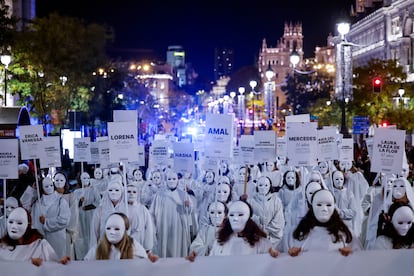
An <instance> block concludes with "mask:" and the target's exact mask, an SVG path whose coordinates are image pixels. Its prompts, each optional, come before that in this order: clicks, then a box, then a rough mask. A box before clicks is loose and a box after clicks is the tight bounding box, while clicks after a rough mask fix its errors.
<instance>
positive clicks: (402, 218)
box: [373, 202, 414, 249]
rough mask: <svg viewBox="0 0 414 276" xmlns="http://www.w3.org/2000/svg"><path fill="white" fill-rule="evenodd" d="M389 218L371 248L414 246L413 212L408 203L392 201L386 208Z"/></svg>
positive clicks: (404, 247) (408, 247)
mask: <svg viewBox="0 0 414 276" xmlns="http://www.w3.org/2000/svg"><path fill="white" fill-rule="evenodd" d="M388 216H389V220H388V221H387V222H386V223H385V226H384V229H383V231H382V235H380V236H378V237H377V239H376V240H375V244H374V246H373V249H410V248H413V246H414V227H413V222H414V213H413V209H412V208H411V206H410V205H408V204H404V203H401V202H395V203H393V204H392V205H391V206H390V208H389V210H388Z"/></svg>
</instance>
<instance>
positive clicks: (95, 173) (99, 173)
mask: <svg viewBox="0 0 414 276" xmlns="http://www.w3.org/2000/svg"><path fill="white" fill-rule="evenodd" d="M93 177H94V178H95V179H102V177H103V172H102V169H101V168H96V169H95V170H94V171H93Z"/></svg>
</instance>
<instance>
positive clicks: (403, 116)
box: [350, 59, 414, 131]
mask: <svg viewBox="0 0 414 276" xmlns="http://www.w3.org/2000/svg"><path fill="white" fill-rule="evenodd" d="M353 73H354V76H355V77H354V79H353V84H354V87H353V100H352V101H351V102H350V110H351V113H352V114H353V115H359V116H368V117H369V118H370V121H371V124H374V125H377V126H378V125H379V124H381V122H383V121H387V123H388V124H393V125H397V127H398V128H400V129H405V130H408V131H412V129H413V125H414V123H413V122H412V120H410V119H407V118H413V106H412V104H411V105H410V104H408V105H407V106H406V107H404V108H402V106H396V105H395V99H396V97H399V94H398V89H399V88H400V87H401V86H402V85H403V87H404V89H405V91H406V92H405V93H406V94H405V95H404V96H407V97H410V98H411V99H412V97H413V94H412V91H413V86H412V85H411V84H405V83H404V81H405V79H406V77H407V75H406V73H405V72H404V71H403V68H402V66H399V65H398V63H397V61H396V60H386V61H384V60H379V59H372V60H370V61H369V62H368V63H367V64H366V65H364V66H361V67H357V68H354V70H353ZM374 77H380V78H381V79H382V83H383V85H382V91H381V92H380V93H373V89H372V80H373V78H374Z"/></svg>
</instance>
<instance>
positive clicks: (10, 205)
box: [6, 196, 19, 217]
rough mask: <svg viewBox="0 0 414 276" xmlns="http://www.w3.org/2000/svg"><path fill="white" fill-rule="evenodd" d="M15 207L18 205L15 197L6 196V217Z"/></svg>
mask: <svg viewBox="0 0 414 276" xmlns="http://www.w3.org/2000/svg"><path fill="white" fill-rule="evenodd" d="M17 207H19V202H18V201H17V199H16V198H15V197H12V196H10V197H8V198H7V199H6V217H8V216H9V215H10V213H11V212H12V211H13V210H14V209H16V208H17Z"/></svg>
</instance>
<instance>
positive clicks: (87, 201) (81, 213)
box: [71, 172, 101, 260]
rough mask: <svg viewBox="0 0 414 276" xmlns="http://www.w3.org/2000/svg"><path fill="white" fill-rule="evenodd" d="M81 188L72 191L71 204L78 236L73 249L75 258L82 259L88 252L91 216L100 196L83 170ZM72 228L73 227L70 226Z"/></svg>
mask: <svg viewBox="0 0 414 276" xmlns="http://www.w3.org/2000/svg"><path fill="white" fill-rule="evenodd" d="M80 181H81V184H82V185H81V188H79V189H76V190H75V191H73V193H72V194H73V195H72V201H73V202H72V203H71V206H72V207H73V208H72V211H73V212H78V214H72V216H74V217H77V219H78V222H77V226H76V227H77V228H78V229H76V231H78V236H77V237H75V240H74V250H75V255H76V259H77V260H82V259H83V257H84V256H85V254H86V253H87V252H88V249H89V247H88V246H89V244H90V240H91V227H92V218H93V214H94V212H95V210H96V208H97V207H98V206H99V204H100V202H101V196H100V194H99V192H98V190H96V189H95V188H94V187H93V186H91V179H90V176H89V173H87V172H83V173H81V175H80ZM72 228H74V227H72Z"/></svg>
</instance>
